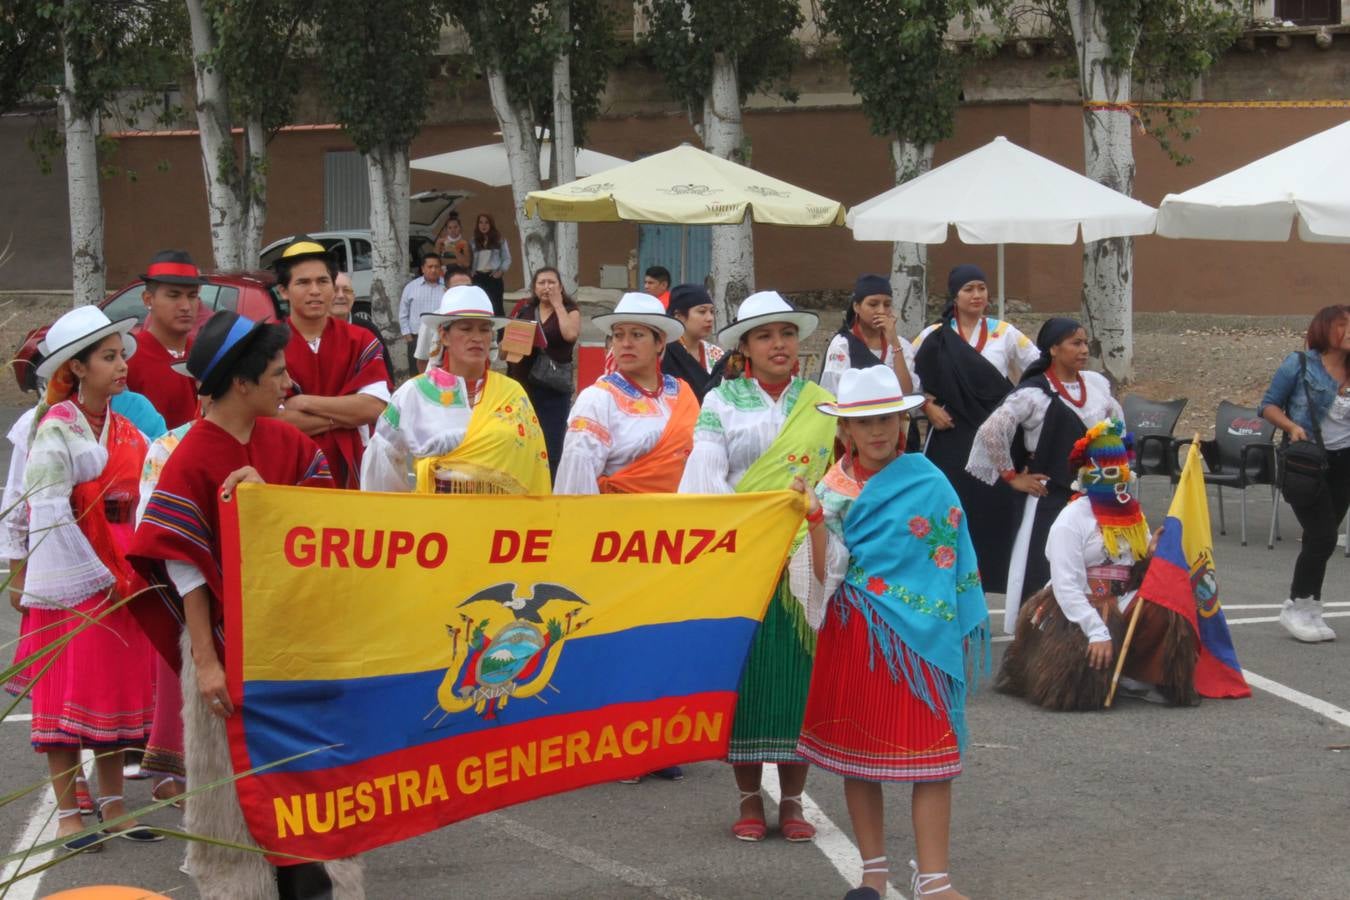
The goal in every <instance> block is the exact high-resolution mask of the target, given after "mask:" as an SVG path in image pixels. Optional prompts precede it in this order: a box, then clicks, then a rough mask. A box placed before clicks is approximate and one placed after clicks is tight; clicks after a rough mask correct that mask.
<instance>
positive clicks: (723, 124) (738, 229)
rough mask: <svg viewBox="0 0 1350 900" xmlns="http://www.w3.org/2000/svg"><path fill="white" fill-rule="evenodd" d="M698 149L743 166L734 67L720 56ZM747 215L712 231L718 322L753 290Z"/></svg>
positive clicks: (727, 318) (728, 319)
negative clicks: (742, 219) (702, 148)
mask: <svg viewBox="0 0 1350 900" xmlns="http://www.w3.org/2000/svg"><path fill="white" fill-rule="evenodd" d="M702 137H703V145H704V147H706V148H707V150H708V152H709V153H711V154H713V155H714V156H720V157H721V158H722V159H729V160H731V161H732V162H737V163H740V164H742V165H745V164H746V163H747V162H748V160H747V159H746V158H745V130H744V129H743V128H742V126H741V97H740V90H739V78H738V76H737V73H736V63H735V61H734V60H732V59H731V58H730V57H728V56H726V55H725V54H722V53H718V54H716V55H715V56H714V57H713V75H712V84H711V85H710V86H709V90H708V95H707V97H705V98H704V100H703V134H702ZM751 224H752V223H751V215H750V214H749V213H746V216H745V221H743V222H741V223H740V224H739V225H714V226H713V229H712V248H711V250H712V281H713V286H712V297H713V306H714V308H715V309H716V310H717V316H718V321H719V322H722V323H730V322H731V321H732V317H733V314H734V313H735V311H736V307H737V306H739V305H740V302H741V301H742V300H744V299H745V298H746V297H747V296H748V295H750V294H752V293H754V290H755V239H754V233H753V230H752V228H751Z"/></svg>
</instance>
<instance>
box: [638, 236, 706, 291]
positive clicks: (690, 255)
mask: <svg viewBox="0 0 1350 900" xmlns="http://www.w3.org/2000/svg"><path fill="white" fill-rule="evenodd" d="M712 228H713V226H711V225H690V226H688V227H687V228H686V226H683V225H639V226H638V277H639V278H641V277H642V273H643V272H645V271H647V269H648V268H649V267H651V266H665V267H666V268H667V269H669V270H670V275H671V277H672V278H674V279H675V283H676V284H684V283H686V282H690V281H693V282H706V280H707V277H708V274H709V272H711V271H712ZM686 232H687V233H686Z"/></svg>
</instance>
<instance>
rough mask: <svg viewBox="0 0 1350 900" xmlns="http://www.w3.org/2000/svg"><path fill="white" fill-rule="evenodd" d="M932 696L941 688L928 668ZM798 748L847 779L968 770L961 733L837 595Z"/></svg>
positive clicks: (938, 775) (934, 777)
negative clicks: (895, 672) (898, 672)
mask: <svg viewBox="0 0 1350 900" xmlns="http://www.w3.org/2000/svg"><path fill="white" fill-rule="evenodd" d="M924 677H925V678H928V679H929V693H930V696H935V695H936V693H937V691H936V688H935V687H934V686H933V684H932V675H931V674H930V673H928V672H927V671H925V672H924ZM797 753H799V754H800V755H801V756H803V757H805V758H806V759H807V760H809V761H810V762H812V763H814V764H815V765H818V766H820V767H821V768H822V769H825V770H826V771H829V772H833V773H835V774H836V775H843V776H844V777H845V778H857V779H861V780H863V781H948V780H950V779H952V778H955V777H956V776H957V775H959V774H961V752H960V749H959V748H958V746H957V740H956V732H955V731H953V730H952V726H951V722H950V721H949V719H948V718H947V715H946V713H945V711H943V712H940V713H934V712H933V711H932V710H931V709H929V708H928V705H927V704H926V703H924V702H923V701H922V700H920V699H919V698H918V697H917V696H915V694H914V692H913V691H911V690H910V688H909V685H907V684H906V683H905V680H904V679H903V678H898V677H892V675H891V672H890V669H889V668H888V667H887V665H886V661H885V660H884V659H883V658H882V656H881V653H880V651H879V650H877V649H876V648H875V647H874V646H872V638H871V634H870V633H869V630H868V625H867V615H866V613H865V612H863V611H861V610H859V609H857V608H855V607H853V606H852V605H850V604H849V603H847V602H845V601H842V600H840V599H839V598H838V597H834V598H832V599H831V600H830V608H829V612H828V613H827V615H826V617H825V626H824V627H823V628H822V629H821V632H820V640H819V642H818V643H817V644H816V664H815V668H814V669H813V670H812V673H811V692H810V694H809V695H808V696H807V699H806V715H805V717H804V718H803V720H802V734H801V738H800V739H799V740H798V743H797Z"/></svg>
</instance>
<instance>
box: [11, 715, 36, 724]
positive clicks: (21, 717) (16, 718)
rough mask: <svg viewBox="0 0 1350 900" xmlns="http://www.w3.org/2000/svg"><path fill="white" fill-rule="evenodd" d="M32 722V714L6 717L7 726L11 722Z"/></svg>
mask: <svg viewBox="0 0 1350 900" xmlns="http://www.w3.org/2000/svg"><path fill="white" fill-rule="evenodd" d="M31 721H33V714H32V713H10V714H9V715H7V716H5V723H6V724H8V723H10V722H31Z"/></svg>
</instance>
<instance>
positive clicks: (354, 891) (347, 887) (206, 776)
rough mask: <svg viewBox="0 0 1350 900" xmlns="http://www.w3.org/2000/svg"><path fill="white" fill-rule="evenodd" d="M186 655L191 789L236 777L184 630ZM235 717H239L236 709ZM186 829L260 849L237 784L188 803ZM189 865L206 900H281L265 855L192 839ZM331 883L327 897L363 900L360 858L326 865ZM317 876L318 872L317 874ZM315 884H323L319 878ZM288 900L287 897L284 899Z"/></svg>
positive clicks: (185, 719)
mask: <svg viewBox="0 0 1350 900" xmlns="http://www.w3.org/2000/svg"><path fill="white" fill-rule="evenodd" d="M180 647H181V650H182V654H183V670H182V679H181V680H182V684H183V744H184V750H185V755H186V761H187V786H188V790H196V789H197V788H198V787H200V786H202V785H205V784H211V783H212V782H216V781H221V780H225V779H229V778H231V777H233V775H234V768H233V766H232V765H231V764H230V750H229V742H228V740H227V739H226V736H225V720H224V719H222V718H220V717H219V716H217V715H216V714H215V713H213V712H212V711H211V708H210V707H209V706H208V705H207V704H206V703H204V702H203V701H202V696H201V694H200V693H199V692H198V690H197V665H196V663H195V662H194V661H193V659H192V646H191V643H190V641H189V639H188V634H187V630H186V629H184V631H183V634H182V638H181V644H180ZM235 715H239V713H238V712H237V711H236V713H235ZM183 827H184V828H185V829H186V830H187V831H188V832H189V833H190V834H199V835H202V836H204V837H211V838H215V839H217V840H222V841H229V842H230V843H233V844H243V845H245V846H248V847H256V846H257V844H255V843H254V841H253V838H252V837H251V836H250V835H249V833H248V826H247V825H245V824H244V812H243V810H242V809H241V808H240V807H239V795H238V793H237V792H236V791H235V789H234V785H233V784H223V785H221V786H220V787H217V788H214V789H212V790H209V791H204V792H202V793H199V794H194V795H192V797H191V798H190V799H189V800H188V802H187V803H186V804H185V805H184V812H183ZM187 866H188V869H189V871H190V872H191V873H192V880H193V881H194V882H195V883H196V886H197V891H198V893H199V894H200V895H201V898H202V900H278V898H280V894H279V892H278V889H277V874H276V870H275V869H274V868H273V867H272V865H271V863H269V862H268V861H267V859H266V857H264V856H263V855H262V852H261V851H258V852H249V851H245V850H234V849H231V848H229V847H218V846H216V845H214V844H208V843H205V842H202V841H189V842H188V849H187ZM323 870H324V872H325V873H326V874H327V876H328V880H329V881H331V882H332V888H331V891H330V892H328V893H326V894H307V895H306V896H308V897H318V896H326V897H331V898H332V900H365V896H366V889H365V876H364V873H363V871H362V865H361V861H360V860H359V859H358V858H356V857H349V858H347V859H335V860H330V861H328V862H325V863H323ZM315 875H316V876H317V875H318V873H315ZM317 880H322V879H321V878H319V879H317ZM283 900H284V898H283Z"/></svg>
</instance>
